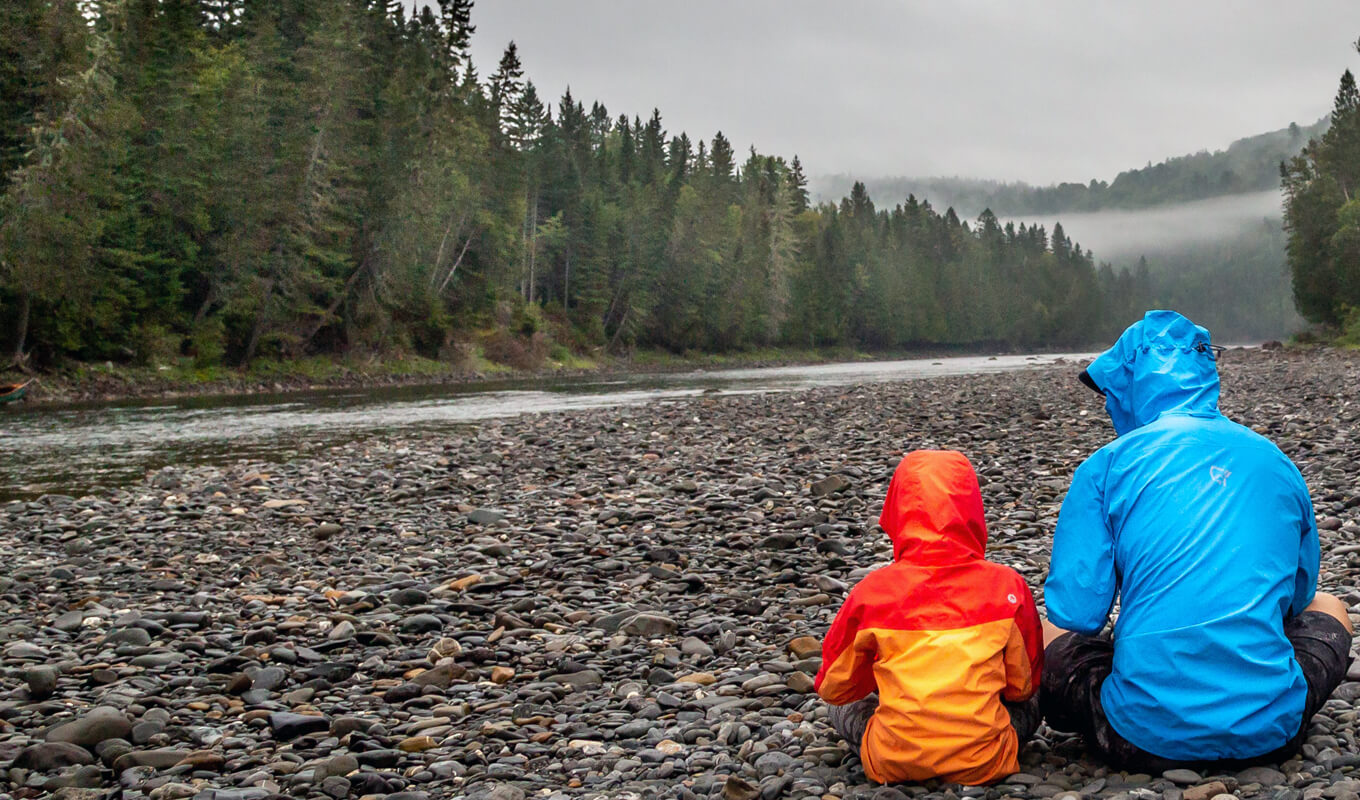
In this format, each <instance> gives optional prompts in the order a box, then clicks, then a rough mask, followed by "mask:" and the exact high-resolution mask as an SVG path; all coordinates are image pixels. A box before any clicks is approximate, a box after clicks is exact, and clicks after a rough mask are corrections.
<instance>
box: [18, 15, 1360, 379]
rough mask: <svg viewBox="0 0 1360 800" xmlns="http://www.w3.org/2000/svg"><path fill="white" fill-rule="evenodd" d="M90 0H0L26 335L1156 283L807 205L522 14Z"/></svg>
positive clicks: (595, 321) (206, 344)
mask: <svg viewBox="0 0 1360 800" xmlns="http://www.w3.org/2000/svg"><path fill="white" fill-rule="evenodd" d="M76 7H77V4H73V3H34V2H28V1H27V0H23V2H18V3H17V4H15V5H14V6H13V8H10V7H8V6H7V7H6V10H5V11H4V12H3V14H4V16H0V54H4V55H6V56H7V57H12V59H13V61H12V62H9V63H7V65H6V67H5V68H4V69H0V85H3V86H4V87H5V89H6V91H7V94H6V95H5V101H6V102H5V104H0V149H2V150H3V153H0V157H3V159H4V160H0V165H3V167H4V170H5V179H6V182H5V184H4V190H3V191H4V194H3V196H0V309H3V310H4V315H5V319H6V320H10V319H13V320H14V323H13V325H12V326H10V325H8V324H7V326H6V328H7V329H6V330H2V331H0V337H2V338H0V341H3V342H4V343H5V344H8V346H9V348H10V351H11V352H12V353H15V354H16V356H17V357H20V358H22V357H24V356H25V355H27V354H31V355H32V356H33V358H34V360H36V361H39V362H44V363H49V364H50V363H56V362H58V361H60V360H62V359H64V358H75V359H95V358H98V359H117V360H120V361H139V362H144V363H148V364H159V363H165V364H167V365H170V366H172V368H175V369H179V368H180V367H175V366H173V364H174V362H176V361H178V360H183V361H184V363H185V364H188V363H190V361H191V363H192V365H193V366H192V369H194V370H196V371H197V373H203V374H206V372H207V371H211V370H212V369H214V368H216V367H219V366H221V365H224V364H233V365H238V366H246V365H248V366H249V367H250V369H251V370H252V371H259V370H265V371H268V370H269V369H271V368H272V367H271V366H270V364H272V363H274V360H286V361H288V362H289V363H292V364H305V363H311V357H312V356H315V355H317V354H346V353H369V354H373V353H386V354H392V355H394V356H397V357H403V356H406V355H407V354H410V353H415V354H419V356H421V357H422V358H421V359H416V360H415V361H413V363H422V364H423V363H432V360H433V359H450V358H456V359H459V360H462V361H465V362H467V363H469V364H471V365H472V366H474V367H475V368H478V369H489V368H495V367H494V366H493V364H492V362H494V363H498V364H506V365H512V366H515V367H519V368H535V367H538V366H540V365H542V364H543V363H544V362H545V360H546V359H547V358H549V357H551V358H552V360H553V361H554V362H558V363H583V362H581V361H578V360H577V359H576V358H575V357H574V356H573V355H572V353H571V352H570V351H571V350H575V351H576V352H578V353H591V352H596V351H598V350H611V351H614V352H619V351H628V350H630V349H632V348H635V347H640V348H662V349H666V350H669V351H671V352H676V353H682V352H692V351H705V352H730V351H738V350H744V349H753V348H755V349H758V348H769V347H790V346H794V347H808V348H822V347H827V346H831V347H841V348H847V349H851V348H862V347H890V348H898V347H905V346H910V345H913V344H950V345H953V344H969V343H974V344H976V343H983V342H1010V343H1015V344H1018V345H1026V346H1037V345H1069V344H1079V343H1093V342H1096V341H1101V340H1103V339H1105V338H1107V337H1108V335H1109V334H1110V332H1111V329H1112V325H1113V324H1112V323H1111V322H1110V321H1109V320H1110V319H1111V318H1113V317H1119V320H1118V322H1119V323H1120V324H1122V323H1123V322H1124V321H1126V320H1125V319H1124V317H1127V316H1129V315H1132V314H1134V313H1135V312H1137V311H1141V310H1142V308H1143V307H1144V305H1145V304H1146V303H1147V302H1150V296H1149V293H1148V292H1146V291H1144V290H1143V288H1140V287H1143V286H1144V284H1136V285H1135V283H1133V282H1130V281H1127V280H1123V278H1122V276H1115V277H1111V278H1102V277H1100V276H1098V275H1097V270H1096V265H1095V263H1094V260H1093V258H1092V255H1091V254H1090V253H1089V252H1087V251H1083V250H1082V249H1081V248H1080V246H1078V245H1076V244H1075V243H1072V242H1069V241H1068V240H1067V239H1066V237H1064V236H1062V235H1061V234H1060V233H1059V232H1058V231H1056V230H1055V232H1054V236H1053V239H1052V246H1051V247H1050V238H1049V236H1048V234H1047V232H1046V231H1044V230H1043V229H1042V228H1039V227H1034V228H1026V227H1025V226H1020V227H1019V228H1018V229H1017V228H1015V227H1013V226H1008V227H1006V228H1004V229H1003V228H1001V227H1000V226H999V225H998V224H997V222H996V219H995V216H994V215H984V217H983V218H980V219H979V220H978V222H977V223H976V224H972V223H966V222H964V221H962V220H960V219H959V216H958V215H957V214H956V213H955V212H954V211H953V210H952V209H947V210H945V211H943V212H940V211H937V210H936V209H935V208H932V207H931V206H930V204H929V203H926V202H921V201H918V200H916V199H915V198H914V197H908V198H906V200H905V201H904V202H901V203H897V204H895V205H891V206H884V207H882V208H880V207H876V206H875V204H874V203H873V202H872V201H871V200H870V199H869V194H868V192H867V191H866V189H865V187H864V186H863V185H855V186H853V187H851V191H850V196H849V197H847V198H846V199H845V200H843V201H842V202H841V203H839V204H825V205H822V206H820V207H812V206H810V205H809V198H808V194H807V189H806V186H807V179H806V176H805V174H804V172H803V165H802V163H801V162H800V161H799V160H798V159H797V158H796V157H795V158H794V159H793V160H792V161H791V162H788V161H785V160H784V159H783V158H780V157H777V156H771V155H765V154H761V153H758V152H756V151H755V150H754V149H752V150H751V151H750V152H749V153H748V154H746V156H745V157H744V159H740V158H739V156H738V154H737V153H735V152H734V149H733V147H732V144H731V142H729V141H728V140H727V138H726V137H724V136H723V135H722V134H721V133H717V134H715V135H714V136H713V137H712V138H711V139H709V140H707V141H702V140H693V139H691V138H690V137H689V136H688V135H686V134H684V133H680V134H678V135H672V134H669V133H668V132H667V131H666V129H665V125H664V122H663V120H662V116H661V113H660V112H659V111H657V110H653V111H652V112H651V113H650V114H649V115H648V116H647V117H645V118H643V117H639V116H632V117H630V116H628V115H618V116H613V115H611V114H610V112H609V111H608V110H607V109H606V108H605V107H604V106H603V105H602V104H600V103H593V104H591V105H590V107H589V109H588V110H587V107H586V105H585V104H584V103H582V102H580V101H578V100H576V99H575V98H574V97H573V96H572V94H571V93H570V92H567V93H566V94H564V95H563V97H562V98H561V99H560V100H559V101H558V102H557V104H556V106H555V107H552V106H550V105H549V104H548V103H547V102H546V101H545V99H544V98H541V97H540V96H539V95H538V90H537V89H536V88H535V86H534V84H533V82H532V81H530V80H527V79H526V78H525V77H524V71H523V67H522V64H521V62H520V59H519V54H518V51H517V49H516V47H515V46H514V45H513V43H512V44H511V45H510V46H509V47H507V48H506V50H505V53H504V56H503V57H502V58H501V60H500V62H499V64H498V65H497V68H496V70H495V71H494V72H493V73H491V75H490V77H489V80H488V81H487V82H486V83H485V84H483V83H482V82H480V81H479V80H478V78H477V72H476V70H475V69H474V68H473V65H472V64H471V62H470V59H469V56H468V42H469V37H470V36H471V35H472V33H473V31H474V26H473V24H472V19H473V17H472V14H471V10H472V4H471V2H470V1H469V0H441V1H440V2H439V3H438V4H437V10H436V9H433V8H422V9H421V10H420V11H419V12H417V13H415V14H414V15H412V16H410V17H408V16H407V13H406V11H405V6H404V4H400V3H390V2H388V3H375V2H371V0H317V2H312V3H300V4H299V3H294V4H269V3H254V4H243V5H242V4H236V3H229V2H216V1H214V2H205V3H196V2H180V0H175V2H159V3H154V2H128V3H127V4H126V5H124V4H123V3H120V2H116V0H92V1H91V2H88V3H83V4H79V8H81V9H86V10H87V11H88V12H89V13H88V15H83V14H81V13H76V12H74V11H72V9H75V8H76ZM11 22H12V23H13V25H11V24H10V23H11ZM13 64H22V65H25V66H24V67H23V71H22V72H19V71H16V70H15V69H13V67H12V65H13ZM10 90H14V91H12V92H11V91H10ZM19 139H23V140H24V142H25V144H24V146H23V147H22V148H20V149H18V150H16V146H17V145H16V144H15V143H16V142H17V141H18V140H19ZM1335 246H1336V247H1349V246H1350V244H1349V240H1341V241H1338V242H1337V243H1336V245H1335ZM14 312H18V313H14ZM478 347H480V348H481V349H480V352H481V353H482V354H483V355H484V356H485V359H490V361H486V360H485V359H483V358H482V356H479V355H478V349H477V348H478Z"/></svg>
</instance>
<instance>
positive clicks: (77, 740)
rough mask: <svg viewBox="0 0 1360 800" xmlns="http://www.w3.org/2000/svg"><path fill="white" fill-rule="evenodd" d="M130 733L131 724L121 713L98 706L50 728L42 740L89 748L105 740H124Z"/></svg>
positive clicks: (107, 707)
mask: <svg viewBox="0 0 1360 800" xmlns="http://www.w3.org/2000/svg"><path fill="white" fill-rule="evenodd" d="M131 733H132V723H131V722H129V721H128V718H127V716H126V715H125V714H123V712H122V711H119V710H118V709H116V708H112V707H110V706H99V707H98V708H94V709H91V710H90V712H89V713H87V714H85V715H84V716H81V717H78V718H76V719H74V720H72V721H70V722H67V723H64V724H62V725H58V726H56V727H55V728H52V729H51V730H49V731H48V732H47V735H46V736H45V737H44V738H45V739H46V740H47V741H49V742H70V743H71V744H78V745H80V746H81V747H86V748H89V747H94V746H95V745H97V744H99V743H100V742H102V741H104V740H105V739H126V738H128V736H129V735H130V734H131Z"/></svg>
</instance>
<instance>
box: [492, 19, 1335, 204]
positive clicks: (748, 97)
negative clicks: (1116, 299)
mask: <svg viewBox="0 0 1360 800" xmlns="http://www.w3.org/2000/svg"><path fill="white" fill-rule="evenodd" d="M473 22H474V24H475V25H476V26H477V32H476V34H475V35H474V36H473V42H472V49H473V58H474V59H475V61H476V63H477V65H478V69H479V70H480V71H481V75H482V77H483V78H485V77H486V76H488V75H490V74H491V72H492V71H494V70H495V68H496V63H497V61H498V60H499V58H500V54H501V52H502V50H503V49H504V47H505V45H506V43H507V42H509V41H510V40H511V39H513V40H515V42H516V43H517V44H518V45H519V51H520V57H521V59H522V61H523V63H524V67H525V74H526V76H527V77H528V78H530V79H531V80H533V81H534V83H535V85H536V86H537V87H538V88H539V93H540V95H542V96H543V97H545V98H551V99H552V100H553V103H554V105H555V104H556V100H557V98H559V97H560V96H561V94H562V90H563V89H564V88H566V87H567V85H568V84H569V85H570V86H571V89H572V92H573V94H574V95H575V96H576V97H577V98H578V99H580V100H583V101H585V103H586V104H587V106H589V104H590V101H592V100H597V99H598V100H600V101H602V102H604V104H605V105H606V106H607V107H608V108H609V111H610V112H611V114H613V115H614V116H615V117H617V116H618V114H619V113H620V112H627V113H628V114H629V115H630V116H631V115H633V114H636V115H639V116H641V117H643V118H644V119H645V118H646V117H647V116H648V115H649V114H650V112H651V110H652V108H653V107H656V108H659V109H660V110H661V115H662V120H663V121H664V122H665V124H666V128H667V130H668V131H669V132H671V133H678V132H679V131H681V130H684V131H687V132H688V133H689V134H690V137H691V138H699V137H702V138H709V137H711V136H712V134H713V132H714V131H717V130H722V131H723V132H724V134H726V135H727V136H728V138H729V139H731V140H732V141H733V144H734V145H735V146H736V147H737V148H738V151H739V152H744V151H745V149H746V147H747V146H748V145H750V144H754V145H755V146H756V149H757V150H759V151H761V152H762V153H771V154H776V155H783V156H785V157H791V156H793V155H794V154H795V153H796V154H798V155H799V156H800V157H801V158H802V160H803V163H804V165H805V167H806V169H807V171H808V172H809V173H810V174H827V173H836V172H849V173H855V174H864V175H916V176H923V175H962V176H969V177H980V178H997V179H1003V180H1024V181H1028V182H1031V183H1041V184H1042V183H1051V182H1056V181H1062V180H1075V181H1083V182H1084V181H1086V180H1088V179H1090V178H1092V177H1098V178H1103V179H1109V178H1112V177H1114V175H1115V173H1117V172H1119V171H1120V170H1122V169H1126V168H1130V167H1138V166H1143V165H1144V164H1146V163H1147V162H1148V161H1153V162H1156V161H1160V160H1162V159H1164V158H1166V157H1168V156H1172V155H1180V154H1183V153H1188V152H1195V151H1198V150H1202V149H1210V150H1215V149H1221V148H1223V147H1226V146H1227V145H1228V144H1229V143H1230V142H1231V141H1232V140H1234V139H1237V138H1240V137H1242V136H1248V135H1252V134H1256V133H1261V132H1264V131H1267V130H1274V129H1277V128H1282V127H1284V126H1286V125H1288V124H1289V123H1290V122H1291V121H1293V122H1298V123H1300V124H1308V123H1311V122H1313V121H1315V120H1316V119H1317V118H1318V117H1320V116H1322V115H1323V114H1324V113H1326V112H1327V111H1329V110H1330V107H1331V99H1332V96H1333V94H1334V93H1335V91H1336V86H1337V80H1338V78H1339V77H1340V74H1341V71H1342V70H1343V69H1345V68H1347V67H1350V68H1351V69H1352V70H1354V71H1360V69H1357V68H1358V67H1360V55H1357V54H1356V52H1355V51H1354V49H1352V47H1351V46H1350V42H1353V41H1355V39H1356V38H1357V37H1360V2H1357V0H1297V1H1296V2H1291V3H1282V2H1278V0H1252V1H1251V2H1230V1H1229V0H1174V2H1168V1H1167V0H1137V2H1133V1H1132V0H1130V1H1129V2H1095V0H1045V1H1044V2H1013V1H1007V0H995V1H991V0H970V1H968V2H943V1H942V0H941V1H938V2H937V1H934V0H932V2H925V1H924V0H921V1H919V2H918V1H915V0H913V1H912V2H907V1H906V0H815V1H810V0H778V1H776V0H725V1H724V0H669V1H668V2H660V1H656V0H480V1H479V2H478V3H477V4H476V7H475V8H474V10H473Z"/></svg>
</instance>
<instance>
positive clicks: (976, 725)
mask: <svg viewBox="0 0 1360 800" xmlns="http://www.w3.org/2000/svg"><path fill="white" fill-rule="evenodd" d="M878 522H879V525H881V526H882V527H883V529H884V530H885V531H887V533H888V536H889V537H891V539H892V542H893V563H892V564H890V565H888V566H886V567H883V568H881V569H877V570H874V571H873V572H871V573H870V574H869V575H868V576H866V577H865V578H864V580H862V581H860V582H859V583H858V584H857V585H856V586H855V587H854V589H852V590H851V591H850V595H849V596H848V597H847V598H846V600H845V605H844V606H842V607H841V610H840V612H839V613H838V614H837V615H836V619H835V621H834V622H833V623H832V624H831V630H829V631H827V634H826V640H825V641H824V642H823V643H822V668H821V671H820V672H819V673H818V674H817V681H816V687H817V692H818V694H820V695H821V696H822V698H823V699H825V700H826V701H827V702H828V703H831V704H832V705H844V704H846V703H852V702H854V701H856V700H859V699H861V698H863V697H865V696H866V695H868V694H869V693H871V692H874V691H877V692H878V698H879V705H878V710H877V711H875V712H874V715H873V718H872V719H870V721H869V727H868V730H867V731H866V732H865V734H864V742H863V744H862V746H861V749H860V758H861V760H862V761H863V764H864V772H865V774H867V775H868V776H869V777H870V778H872V779H873V780H875V781H878V782H879V783H895V782H898V781H920V780H925V779H927V778H933V777H940V778H943V779H945V780H948V781H952V782H957V783H967V784H982V783H989V782H992V781H995V780H998V779H1000V778H1003V777H1005V776H1006V775H1009V774H1011V773H1013V772H1016V771H1017V770H1018V769H1019V764H1018V762H1017V760H1016V755H1017V753H1018V751H1019V742H1018V741H1017V737H1016V734H1015V730H1014V728H1012V727H1011V724H1010V713H1009V712H1008V711H1007V710H1006V709H1005V707H1004V706H1002V705H1001V700H1002V698H1005V699H1006V700H1007V701H1012V702H1016V701H1022V700H1027V699H1029V698H1030V697H1031V696H1033V694H1034V693H1035V692H1036V691H1037V690H1038V688H1039V678H1040V670H1041V669H1042V665H1043V633H1042V629H1041V628H1040V625H1039V614H1038V611H1037V610H1036V608H1035V606H1034V597H1033V596H1032V595H1031V594H1030V591H1029V587H1028V586H1027V585H1026V584H1025V580H1024V578H1021V577H1020V575H1019V574H1017V573H1016V572H1015V571H1014V570H1012V569H1011V568H1009V567H1005V566H1002V565H1000V564H993V563H991V562H990V561H987V560H985V559H984V558H983V552H984V549H985V547H986V544H987V526H986V522H985V520H984V518H983V513H982V494H981V492H980V491H979V490H978V481H977V475H976V474H975V473H974V472H973V467H972V465H971V464H970V463H968V459H967V458H966V457H965V456H964V455H963V454H962V453H957V452H954V451H929V450H918V451H915V452H913V453H910V454H908V455H907V457H906V458H904V459H902V463H901V464H899V465H898V467H897V471H896V472H895V473H894V474H893V478H892V483H891V484H890V485H889V486H888V497H887V500H886V501H885V502H884V504H883V513H882V515H881V516H880V517H879V519H878Z"/></svg>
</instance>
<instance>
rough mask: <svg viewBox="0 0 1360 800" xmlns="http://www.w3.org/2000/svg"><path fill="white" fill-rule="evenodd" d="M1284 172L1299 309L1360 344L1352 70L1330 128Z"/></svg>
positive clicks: (1357, 142)
mask: <svg viewBox="0 0 1360 800" xmlns="http://www.w3.org/2000/svg"><path fill="white" fill-rule="evenodd" d="M1355 49H1356V52H1360V40H1357V41H1356V43H1355ZM1280 172H1281V178H1282V179H1283V184H1284V191H1285V196H1286V198H1287V201H1286V205H1285V228H1286V230H1287V231H1288V232H1289V244H1288V250H1289V267H1290V270H1291V273H1292V275H1293V283H1294V301H1295V302H1296V303H1297V304H1298V308H1299V312H1300V313H1302V314H1303V316H1304V317H1306V318H1307V319H1308V320H1309V321H1311V322H1316V323H1320V324H1322V325H1325V326H1328V327H1331V328H1333V329H1336V330H1339V331H1340V333H1341V337H1342V340H1343V341H1345V342H1346V343H1348V344H1351V345H1360V89H1357V88H1356V84H1355V76H1354V74H1352V72H1351V71H1350V70H1349V69H1348V70H1346V71H1345V73H1343V74H1342V76H1341V85H1340V87H1339V88H1338V89H1337V93H1336V99H1335V101H1334V102H1333V105H1332V126H1331V128H1330V129H1329V130H1328V131H1327V132H1326V133H1325V134H1323V135H1322V136H1321V137H1320V138H1318V139H1314V140H1313V141H1310V142H1309V143H1308V146H1307V147H1306V148H1304V151H1303V153H1301V154H1300V155H1298V156H1297V157H1295V158H1294V159H1292V160H1290V162H1289V163H1288V164H1286V165H1284V166H1283V167H1282V169H1281V171H1280Z"/></svg>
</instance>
